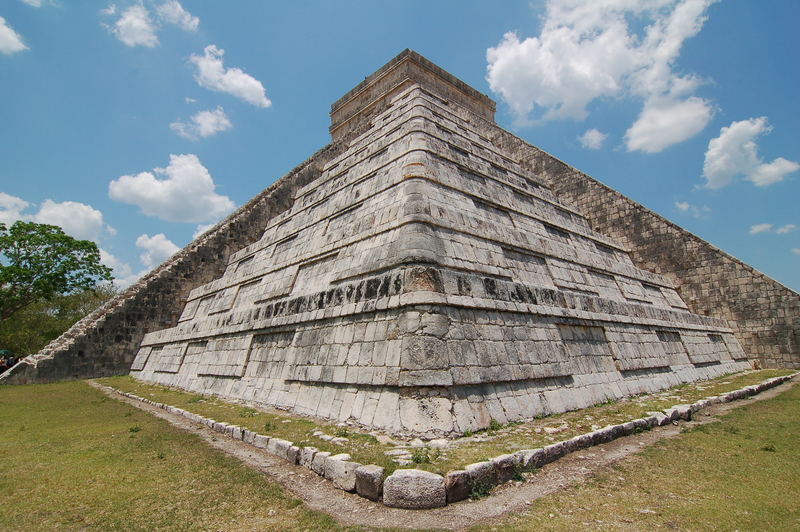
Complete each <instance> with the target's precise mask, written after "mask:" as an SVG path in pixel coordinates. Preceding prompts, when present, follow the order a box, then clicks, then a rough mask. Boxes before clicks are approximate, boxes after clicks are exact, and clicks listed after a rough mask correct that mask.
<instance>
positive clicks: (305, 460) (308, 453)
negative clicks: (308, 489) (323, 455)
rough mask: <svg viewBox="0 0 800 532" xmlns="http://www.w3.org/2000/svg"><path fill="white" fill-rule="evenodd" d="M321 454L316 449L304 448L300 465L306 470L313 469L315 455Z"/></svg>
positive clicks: (301, 450)
mask: <svg viewBox="0 0 800 532" xmlns="http://www.w3.org/2000/svg"><path fill="white" fill-rule="evenodd" d="M318 452H319V449H317V448H316V447H303V448H302V449H300V462H299V463H300V465H301V466H303V467H305V468H306V469H311V464H312V462H313V461H314V455H315V454H317V453H318Z"/></svg>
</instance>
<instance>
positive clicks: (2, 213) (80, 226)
mask: <svg viewBox="0 0 800 532" xmlns="http://www.w3.org/2000/svg"><path fill="white" fill-rule="evenodd" d="M31 206H32V205H31V204H30V203H28V202H27V201H25V200H23V199H22V198H18V197H16V196H12V195H10V194H6V193H4V192H0V222H2V223H4V224H6V225H11V224H13V223H14V222H16V221H17V220H22V221H25V222H36V223H39V224H49V225H57V226H59V227H61V229H63V230H64V232H65V233H66V234H68V235H70V236H71V237H73V238H77V239H79V240H92V241H94V242H97V241H98V240H99V239H100V237H101V236H103V235H104V234H109V235H114V234H116V230H115V229H114V228H113V227H111V226H109V225H106V223H105V221H104V220H103V213H102V212H100V211H98V210H97V209H95V208H94V207H92V206H91V205H86V204H85V203H79V202H76V201H62V202H60V203H57V202H55V201H53V200H51V199H47V200H44V203H42V204H41V206H40V207H39V210H38V211H37V212H36V213H34V214H30V213H25V212H23V211H24V210H26V209H27V208H28V207H31Z"/></svg>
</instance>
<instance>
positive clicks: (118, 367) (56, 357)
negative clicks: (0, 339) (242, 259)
mask: <svg viewBox="0 0 800 532" xmlns="http://www.w3.org/2000/svg"><path fill="white" fill-rule="evenodd" d="M341 149H342V144H341V143H337V142H334V143H332V144H329V145H327V146H325V147H324V148H322V149H320V150H319V151H317V152H316V153H315V154H314V155H312V156H311V157H310V158H309V159H308V160H306V161H305V162H303V163H302V164H300V165H298V166H297V167H295V168H294V169H293V170H292V171H290V172H289V173H288V174H287V175H285V176H284V177H283V178H281V179H279V180H278V181H276V182H275V183H274V184H273V185H271V186H270V187H268V188H266V189H265V190H263V191H262V192H261V193H260V194H258V195H257V196H256V197H254V198H253V199H251V200H250V201H248V202H247V203H245V204H244V205H242V206H241V207H240V208H239V209H237V210H236V211H235V212H233V213H232V214H231V215H230V216H228V218H226V219H225V220H224V221H222V222H220V223H219V224H217V225H216V226H215V227H214V228H213V229H211V230H210V231H209V232H207V233H205V234H204V235H202V236H201V237H199V238H197V239H196V240H195V241H193V242H192V243H191V244H189V245H188V246H187V247H186V248H184V249H183V250H181V251H179V252H178V253H176V254H175V255H173V256H172V257H171V258H170V259H168V260H167V261H166V262H165V263H163V264H162V265H161V266H159V267H158V268H156V269H155V270H153V271H152V272H150V273H149V274H147V275H146V276H145V277H143V278H142V279H141V280H139V281H138V282H137V283H135V284H134V285H132V286H131V287H130V288H128V289H127V290H125V291H124V292H123V293H121V294H120V295H118V296H116V297H114V298H113V299H111V300H110V301H108V302H107V303H106V304H105V305H103V306H102V307H100V308H99V309H97V310H96V311H94V312H92V313H91V314H89V315H88V316H86V317H85V318H83V319H82V320H80V321H79V322H77V323H76V324H75V325H73V326H72V327H71V328H70V329H69V330H67V331H66V332H65V333H64V334H62V335H61V336H60V337H58V338H56V339H55V340H53V341H52V342H51V343H50V344H48V345H47V346H46V347H45V348H44V349H42V351H41V352H39V353H37V354H35V355H31V356H29V357H27V358H25V359H23V360H22V361H20V363H19V364H17V365H16V366H14V367H13V368H12V369H11V370H10V371H8V372H6V373H4V374H3V375H2V376H0V384H26V383H31V382H53V381H58V380H68V379H84V378H91V377H106V376H111V375H125V374H127V373H128V372H129V371H130V367H131V364H132V363H133V359H134V357H135V356H136V352H137V350H138V348H139V344H140V343H141V341H142V338H143V337H144V335H145V334H146V333H148V332H151V331H154V330H159V329H164V328H167V327H174V326H175V325H176V324H177V321H178V317H179V316H180V314H181V312H182V311H183V306H184V304H185V303H186V298H187V296H188V295H189V292H190V291H191V290H192V289H193V288H195V287H196V286H199V285H201V284H203V283H207V282H209V281H211V280H213V279H215V278H217V277H219V276H221V275H222V273H223V272H224V271H225V267H226V265H227V261H228V257H229V256H230V255H231V254H232V253H234V252H236V251H238V250H240V249H241V248H243V247H245V246H247V245H249V244H251V243H253V242H256V241H257V240H258V239H259V238H260V237H261V236H262V234H263V231H264V227H265V226H266V224H267V222H268V221H269V220H270V219H271V218H273V217H274V216H276V215H277V214H279V213H281V212H283V211H285V210H286V209H288V208H290V207H291V205H292V203H293V199H292V198H293V197H294V193H295V191H296V190H297V189H299V188H301V187H302V186H304V185H306V184H308V183H310V182H311V181H313V180H314V179H316V178H317V177H318V176H319V174H320V169H321V168H322V166H323V165H324V164H325V163H326V162H327V161H328V160H330V159H331V158H333V157H335V156H336V155H337V154H338V153H339V152H340V151H341Z"/></svg>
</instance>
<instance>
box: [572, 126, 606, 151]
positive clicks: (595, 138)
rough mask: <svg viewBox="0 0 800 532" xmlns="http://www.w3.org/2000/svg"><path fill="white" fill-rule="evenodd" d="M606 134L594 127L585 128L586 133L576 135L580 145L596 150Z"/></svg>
mask: <svg viewBox="0 0 800 532" xmlns="http://www.w3.org/2000/svg"><path fill="white" fill-rule="evenodd" d="M607 137H608V135H606V134H605V133H603V132H601V131H598V130H596V129H587V130H586V133H584V134H583V135H581V136H580V137H578V140H579V141H580V143H581V145H582V146H583V147H584V148H588V149H590V150H598V149H600V147H601V146H602V145H603V141H605V140H606V138H607Z"/></svg>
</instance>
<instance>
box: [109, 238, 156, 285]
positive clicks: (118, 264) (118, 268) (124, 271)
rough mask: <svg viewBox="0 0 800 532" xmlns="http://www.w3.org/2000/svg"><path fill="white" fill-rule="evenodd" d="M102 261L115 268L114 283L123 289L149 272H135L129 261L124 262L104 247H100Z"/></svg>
mask: <svg viewBox="0 0 800 532" xmlns="http://www.w3.org/2000/svg"><path fill="white" fill-rule="evenodd" d="M100 263H101V264H105V265H106V266H108V267H109V268H111V269H112V270H113V275H114V284H115V285H116V286H118V287H119V288H123V289H124V288H128V287H129V286H130V285H132V284H133V283H135V282H136V281H138V280H139V278H140V277H141V276H142V275H144V274H145V273H147V270H142V271H140V272H136V273H134V272H133V269H132V268H131V267H130V265H129V264H128V263H126V262H123V261H122V260H120V259H118V258H117V257H115V256H114V255H112V254H111V253H110V252H108V251H106V250H105V249H103V248H100Z"/></svg>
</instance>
